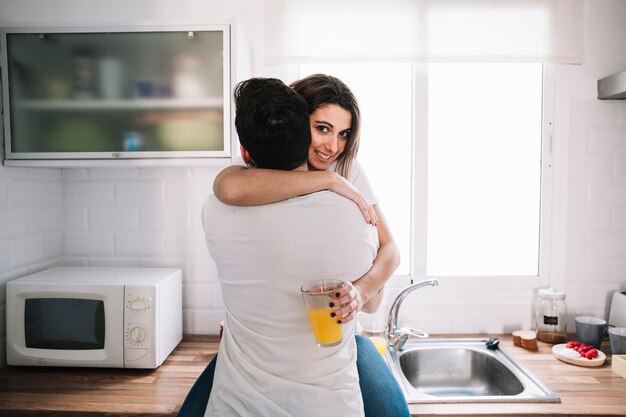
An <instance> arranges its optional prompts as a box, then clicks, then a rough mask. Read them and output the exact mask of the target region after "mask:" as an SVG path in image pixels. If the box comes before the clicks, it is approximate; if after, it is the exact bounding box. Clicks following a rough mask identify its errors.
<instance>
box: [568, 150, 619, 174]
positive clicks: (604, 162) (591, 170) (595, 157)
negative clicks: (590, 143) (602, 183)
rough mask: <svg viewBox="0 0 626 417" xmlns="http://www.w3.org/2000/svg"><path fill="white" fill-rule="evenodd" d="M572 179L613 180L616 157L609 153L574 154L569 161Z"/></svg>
mask: <svg viewBox="0 0 626 417" xmlns="http://www.w3.org/2000/svg"><path fill="white" fill-rule="evenodd" d="M569 173H570V179H576V180H579V179H597V178H604V179H613V178H614V177H615V157H614V156H613V155H612V154H609V153H606V154H605V153H602V154H586V155H583V154H574V155H572V156H571V157H570V160H569Z"/></svg>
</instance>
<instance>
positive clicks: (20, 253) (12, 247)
mask: <svg viewBox="0 0 626 417" xmlns="http://www.w3.org/2000/svg"><path fill="white" fill-rule="evenodd" d="M45 256H46V248H45V243H44V238H43V236H34V237H27V238H22V239H14V240H12V241H11V242H10V243H9V263H10V265H11V268H17V267H21V266H25V265H29V264H33V263H36V262H41V261H42V260H44V258H45Z"/></svg>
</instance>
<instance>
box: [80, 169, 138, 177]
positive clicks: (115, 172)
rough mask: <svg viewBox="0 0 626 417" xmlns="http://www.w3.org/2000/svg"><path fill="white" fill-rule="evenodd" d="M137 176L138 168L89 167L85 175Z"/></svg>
mask: <svg viewBox="0 0 626 417" xmlns="http://www.w3.org/2000/svg"><path fill="white" fill-rule="evenodd" d="M138 176H139V168H89V169H88V170H87V177H88V178H91V179H119V178H122V179H132V178H137V177H138Z"/></svg>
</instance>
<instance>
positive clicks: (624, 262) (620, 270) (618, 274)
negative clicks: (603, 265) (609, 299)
mask: <svg viewBox="0 0 626 417" xmlns="http://www.w3.org/2000/svg"><path fill="white" fill-rule="evenodd" d="M611 261H612V262H611V266H612V269H611V278H612V281H613V283H614V284H616V289H621V290H626V258H622V259H612V260H611Z"/></svg>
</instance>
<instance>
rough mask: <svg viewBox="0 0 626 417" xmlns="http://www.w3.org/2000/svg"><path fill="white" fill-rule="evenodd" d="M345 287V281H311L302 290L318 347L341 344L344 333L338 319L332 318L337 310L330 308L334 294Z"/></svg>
mask: <svg viewBox="0 0 626 417" xmlns="http://www.w3.org/2000/svg"><path fill="white" fill-rule="evenodd" d="M343 285H344V283H343V281H339V280H335V279H323V280H317V281H311V282H309V283H306V284H304V285H303V286H302V288H300V291H301V292H302V297H304V304H305V306H306V310H307V316H308V318H309V323H310V324H311V329H312V330H313V336H314V337H315V341H316V342H317V344H318V346H322V347H329V346H336V345H338V344H339V343H341V340H342V338H343V332H342V328H341V324H339V323H337V318H336V317H331V315H330V314H331V313H332V312H333V311H334V310H335V309H334V308H331V307H330V303H331V302H332V300H333V294H334V293H335V292H336V291H337V290H338V289H339V288H341V287H342V286H343Z"/></svg>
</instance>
